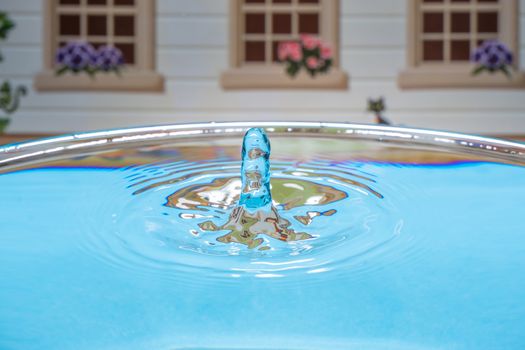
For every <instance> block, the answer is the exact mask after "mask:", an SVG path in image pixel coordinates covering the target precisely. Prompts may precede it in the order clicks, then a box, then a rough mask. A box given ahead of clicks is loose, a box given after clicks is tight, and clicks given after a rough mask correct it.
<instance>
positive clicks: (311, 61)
mask: <svg viewBox="0 0 525 350" xmlns="http://www.w3.org/2000/svg"><path fill="white" fill-rule="evenodd" d="M306 66H307V67H308V68H310V69H317V67H318V66H319V60H318V59H317V57H313V56H312V57H308V59H307V60H306Z"/></svg>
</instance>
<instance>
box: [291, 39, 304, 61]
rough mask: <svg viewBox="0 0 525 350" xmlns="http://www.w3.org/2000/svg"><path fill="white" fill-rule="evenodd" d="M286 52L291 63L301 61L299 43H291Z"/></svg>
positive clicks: (301, 55) (301, 54) (301, 52)
mask: <svg viewBox="0 0 525 350" xmlns="http://www.w3.org/2000/svg"><path fill="white" fill-rule="evenodd" d="M288 50H289V53H290V58H291V59H292V61H300V60H302V59H303V50H302V49H301V45H299V43H296V42H291V43H290V44H289V46H288Z"/></svg>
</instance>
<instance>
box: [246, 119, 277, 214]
mask: <svg viewBox="0 0 525 350" xmlns="http://www.w3.org/2000/svg"><path fill="white" fill-rule="evenodd" d="M270 151H271V149H270V141H269V140H268V137H267V136H266V133H265V132H264V130H263V129H261V128H251V129H249V130H248V131H247V132H246V134H245V135H244V139H243V142H242V167H241V179H242V191H241V198H240V200H239V205H243V206H244V207H245V208H247V209H249V210H250V209H251V210H253V209H258V208H262V207H265V206H267V205H268V204H270V203H271V202H272V195H271V192H270Z"/></svg>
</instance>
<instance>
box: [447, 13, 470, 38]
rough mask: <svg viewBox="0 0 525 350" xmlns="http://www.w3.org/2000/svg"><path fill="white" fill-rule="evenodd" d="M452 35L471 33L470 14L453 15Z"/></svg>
mask: <svg viewBox="0 0 525 350" xmlns="http://www.w3.org/2000/svg"><path fill="white" fill-rule="evenodd" d="M451 20H452V33H468V32H470V13H468V12H454V13H452V17H451Z"/></svg>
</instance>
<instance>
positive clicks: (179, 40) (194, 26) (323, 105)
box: [0, 0, 525, 133]
mask: <svg viewBox="0 0 525 350" xmlns="http://www.w3.org/2000/svg"><path fill="white" fill-rule="evenodd" d="M42 7H43V1H42V0H0V10H4V11H7V12H9V13H10V15H11V16H12V18H13V19H14V20H15V21H16V24H17V27H16V29H15V30H14V31H13V32H12V33H11V36H10V38H9V41H8V42H6V43H4V44H3V45H2V51H3V53H4V56H5V61H4V62H3V63H1V64H0V77H1V78H3V79H5V78H9V79H10V80H11V81H13V82H16V83H18V84H24V85H26V86H28V87H31V86H32V79H33V76H34V74H35V73H37V72H38V71H39V70H41V67H42V46H41V40H42ZM228 8H229V6H228V0H157V13H158V16H157V70H158V71H159V72H160V73H161V74H163V75H164V76H165V78H166V85H165V91H164V92H163V93H160V94H159V93H118V92H115V93H107V92H100V93H98V92H66V93H56V92H37V91H33V90H30V92H29V95H28V96H27V97H25V98H24V99H23V100H22V106H21V108H20V109H19V111H18V112H17V113H16V114H15V115H14V116H13V122H12V124H11V126H10V129H9V132H12V133H29V132H40V133H45V132H69V131H81V130H90V129H99V128H115V127H122V126H131V125H145V124H164V123H176V122H195V121H209V120H235V121H237V120H322V121H329V120H331V121H353V122H370V121H371V120H372V118H371V116H370V115H369V114H368V113H366V112H365V109H366V99H367V98H368V97H379V96H384V97H386V101H387V107H388V110H387V116H388V117H389V118H390V119H392V120H394V121H395V122H396V123H399V124H407V125H412V126H420V127H428V128H438V129H453V130H458V131H466V132H474V133H523V132H524V131H525V90H487V89H485V90H479V89H473V90H453V89H445V90H399V89H398V87H397V83H396V79H397V75H398V72H399V71H400V70H402V69H403V68H404V66H405V56H406V55H405V45H406V33H405V32H406V19H405V13H406V8H407V6H406V2H405V0H341V10H342V11H341V12H342V14H341V16H342V18H341V49H342V52H341V65H342V68H343V69H344V70H345V71H346V72H348V73H349V74H350V77H351V78H350V88H349V89H348V90H344V91H330V90H312V91H308V90H306V91H305V90H246V91H224V90H223V89H222V88H221V86H220V85H219V75H220V73H221V71H222V70H224V69H226V68H227V66H228V38H229V34H228ZM520 10H521V13H520V22H521V23H525V0H521V4H520ZM524 27H525V26H523V25H522V26H521V32H520V40H521V42H520V56H521V61H522V62H524V61H525V29H524ZM522 66H523V64H522Z"/></svg>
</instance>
